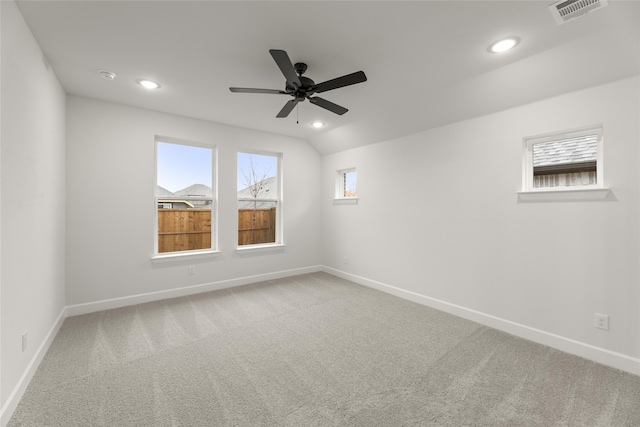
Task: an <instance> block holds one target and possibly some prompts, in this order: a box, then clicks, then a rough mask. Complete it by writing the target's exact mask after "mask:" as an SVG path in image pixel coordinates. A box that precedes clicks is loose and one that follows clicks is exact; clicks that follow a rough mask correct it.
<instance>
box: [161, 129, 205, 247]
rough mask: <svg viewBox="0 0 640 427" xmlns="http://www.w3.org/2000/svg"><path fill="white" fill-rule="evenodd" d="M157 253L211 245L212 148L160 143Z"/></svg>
mask: <svg viewBox="0 0 640 427" xmlns="http://www.w3.org/2000/svg"><path fill="white" fill-rule="evenodd" d="M157 156H158V157H157V176H156V206H157V209H158V224H157V226H158V236H157V240H158V242H157V243H158V247H157V250H158V253H165V252H180V251H191V250H199V249H211V248H212V237H211V234H212V227H211V217H212V211H211V209H212V206H213V190H212V188H211V185H212V182H213V175H212V172H213V171H212V165H213V149H211V148H204V147H197V146H193V145H186V144H172V143H167V142H160V141H158V143H157Z"/></svg>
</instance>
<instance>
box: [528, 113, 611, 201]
mask: <svg viewBox="0 0 640 427" xmlns="http://www.w3.org/2000/svg"><path fill="white" fill-rule="evenodd" d="M523 158H524V161H523V171H524V172H523V190H524V191H536V190H561V189H579V188H601V187H603V182H602V181H603V165H602V127H601V126H592V127H588V128H582V129H578V130H572V131H566V132H561V133H555V134H548V135H542V136H536V137H531V138H525V140H524V157H523Z"/></svg>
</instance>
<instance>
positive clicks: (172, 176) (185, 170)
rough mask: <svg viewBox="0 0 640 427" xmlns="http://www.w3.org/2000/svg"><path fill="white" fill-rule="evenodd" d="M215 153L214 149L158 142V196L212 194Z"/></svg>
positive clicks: (209, 195) (207, 195)
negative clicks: (213, 155) (213, 156)
mask: <svg viewBox="0 0 640 427" xmlns="http://www.w3.org/2000/svg"><path fill="white" fill-rule="evenodd" d="M212 154H213V150H212V149H211V148H204V147H196V146H193V145H183V144H170V143H167V142H158V159H157V161H158V176H157V183H158V192H157V196H158V197H163V196H167V195H169V194H171V195H175V194H179V195H182V196H187V195H190V194H191V193H193V194H195V195H196V197H197V196H199V197H203V196H206V197H211V195H212V192H211V183H212V179H211V177H212V170H211V169H212V164H213V162H212ZM197 193H201V194H197Z"/></svg>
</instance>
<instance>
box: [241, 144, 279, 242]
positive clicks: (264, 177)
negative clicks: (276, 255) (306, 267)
mask: <svg viewBox="0 0 640 427" xmlns="http://www.w3.org/2000/svg"><path fill="white" fill-rule="evenodd" d="M280 160H281V155H280V154H266V153H243V152H239V153H238V246H246V245H261V244H278V243H282V227H281V226H280V223H281V222H280V217H281V210H282V200H281V196H280V193H281V191H280V188H281V183H280Z"/></svg>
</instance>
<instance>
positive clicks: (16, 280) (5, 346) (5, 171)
mask: <svg viewBox="0 0 640 427" xmlns="http://www.w3.org/2000/svg"><path fill="white" fill-rule="evenodd" d="M0 9H1V10H2V14H1V19H2V22H1V23H2V25H1V28H2V36H1V40H2V49H1V51H2V71H1V73H0V75H1V86H2V107H1V112H2V113H1V114H2V118H1V123H2V129H1V141H2V144H1V147H0V150H1V151H2V156H1V166H0V171H1V178H0V181H1V189H0V196H1V201H0V205H1V207H2V215H1V225H0V227H1V228H2V235H1V239H0V244H1V257H2V258H1V260H0V262H1V265H2V270H1V273H0V283H1V285H2V287H1V293H2V302H1V304H2V305H1V310H2V314H1V317H2V322H1V325H2V329H1V343H2V350H1V358H2V366H1V368H0V377H1V384H0V404H1V405H2V408H3V413H4V410H6V409H7V408H6V407H7V403H8V401H9V397H10V395H11V393H12V392H16V389H17V388H19V386H20V381H21V380H20V378H21V376H22V375H23V373H24V372H25V371H27V367H28V366H29V364H30V363H31V362H32V360H33V358H34V357H35V356H37V349H38V348H39V347H40V346H41V345H43V343H44V342H45V341H46V340H47V336H48V334H49V333H50V332H51V331H52V327H53V326H54V325H55V324H56V320H57V319H59V318H60V315H61V314H62V310H63V308H64V306H65V300H64V299H65V273H64V267H65V217H64V215H65V211H64V209H65V94H64V92H63V90H62V88H61V86H60V84H59V83H58V81H57V79H56V76H55V75H54V73H53V71H52V70H51V68H50V66H49V64H48V63H47V60H46V58H45V57H44V56H43V54H42V52H41V50H40V48H39V47H38V45H37V43H36V42H35V40H34V38H33V36H32V34H31V32H30V31H29V29H28V27H27V25H26V24H25V22H24V20H23V18H22V15H21V14H20V12H19V11H18V9H17V7H16V5H15V3H14V2H13V1H2V2H0ZM25 331H27V332H28V347H27V350H26V351H25V352H22V348H21V342H22V340H21V336H22V333H23V332H25ZM35 363H36V364H37V362H35ZM27 382H28V381H24V382H23V383H24V385H25V386H26V383H27ZM14 403H17V402H14ZM2 421H3V422H5V421H6V419H5V417H3V418H2Z"/></svg>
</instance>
